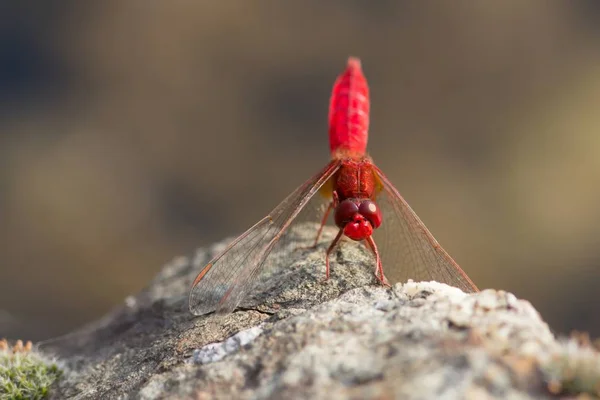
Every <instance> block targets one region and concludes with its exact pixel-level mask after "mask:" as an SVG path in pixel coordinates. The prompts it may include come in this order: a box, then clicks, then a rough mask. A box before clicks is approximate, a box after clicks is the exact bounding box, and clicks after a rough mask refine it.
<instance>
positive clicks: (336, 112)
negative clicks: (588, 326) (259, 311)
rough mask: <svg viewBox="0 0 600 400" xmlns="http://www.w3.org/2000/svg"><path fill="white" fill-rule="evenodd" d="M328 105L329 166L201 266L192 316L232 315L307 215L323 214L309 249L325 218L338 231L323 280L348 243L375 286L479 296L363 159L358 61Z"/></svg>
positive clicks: (364, 114)
mask: <svg viewBox="0 0 600 400" xmlns="http://www.w3.org/2000/svg"><path fill="white" fill-rule="evenodd" d="M329 103H330V104H329V148H330V153H331V160H330V161H329V163H328V164H327V165H326V166H325V167H324V168H323V169H322V170H321V171H319V172H318V173H317V174H315V175H314V176H313V177H312V178H310V179H309V180H308V181H306V182H305V183H304V184H303V185H301V186H300V187H298V188H297V189H296V190H295V191H294V192H292V193H291V194H290V195H289V196H288V197H287V198H286V199H285V200H283V201H282V202H281V203H280V204H279V205H278V206H277V207H275V209H273V211H271V213H269V214H268V215H267V216H266V217H264V218H263V219H261V220H260V221H258V222H257V223H256V224H255V225H254V226H252V227H251V228H250V229H248V230H247V231H246V232H244V233H243V234H242V235H240V236H239V237H238V238H237V239H235V240H234V241H233V242H232V243H231V244H229V245H228V246H227V247H226V248H225V249H224V250H223V251H222V252H221V253H220V254H218V255H217V256H216V257H214V258H213V259H212V260H211V261H210V262H209V263H208V264H206V266H205V267H204V268H203V269H202V270H201V271H200V273H199V274H198V276H197V277H196V279H195V280H194V282H193V284H192V289H191V291H190V295H189V307H190V311H191V312H192V313H193V314H195V315H203V314H207V313H210V312H214V311H216V312H217V313H220V314H226V313H229V312H232V311H233V310H234V309H235V308H236V307H237V306H238V305H239V304H240V302H242V301H243V300H244V298H245V297H246V296H247V295H248V293H249V292H250V291H251V290H252V288H253V287H254V283H255V282H256V280H257V277H258V276H259V275H260V274H261V273H262V272H263V270H264V269H266V266H267V265H268V264H269V262H268V261H269V258H272V257H273V254H274V253H276V249H277V248H278V247H279V246H280V245H281V243H283V242H285V239H286V237H287V234H288V232H289V231H290V229H291V228H292V227H293V226H295V225H296V224H298V222H299V221H301V220H303V218H300V217H299V216H300V215H301V214H303V213H304V211H306V210H308V209H310V210H312V209H317V210H321V211H322V212H324V213H323V215H322V218H321V223H320V226H319V228H318V230H317V232H316V239H315V241H314V245H313V246H316V245H317V243H318V241H319V238H320V237H321V235H322V232H323V228H324V226H325V225H326V224H327V222H328V220H329V218H330V214H331V213H332V212H333V220H334V221H335V225H336V226H337V228H338V233H337V235H336V236H335V238H334V239H333V241H332V242H331V243H330V245H329V247H328V248H327V250H326V253H325V279H329V277H330V270H331V268H330V256H331V254H332V252H333V251H334V249H335V248H336V246H337V245H338V244H339V242H340V241H341V240H342V239H343V238H349V239H351V240H354V241H358V242H362V243H364V245H365V247H366V248H367V249H368V251H369V252H370V253H372V255H373V257H374V263H375V276H376V278H377V280H378V281H379V283H381V284H382V285H385V286H388V285H389V282H390V281H391V282H392V283H395V282H403V281H406V280H408V279H413V280H435V281H439V282H443V283H447V284H449V285H452V286H456V287H458V288H460V289H462V290H463V291H465V292H476V291H478V290H479V289H478V288H477V286H476V285H475V284H474V283H473V281H472V280H471V279H470V278H469V277H468V276H467V274H466V273H465V272H464V271H463V270H462V269H461V268H460V267H459V266H458V264H457V263H456V262H455V261H454V260H453V259H452V257H450V255H449V254H448V253H447V252H446V251H445V250H444V249H443V248H442V247H441V246H440V244H439V243H438V242H437V240H436V239H435V238H434V237H433V235H432V234H431V232H430V231H429V230H428V229H427V227H426V226H425V224H423V222H422V221H421V219H420V218H419V217H418V216H417V214H416V213H415V212H414V211H413V210H412V208H411V207H410V206H409V205H408V203H407V202H406V200H404V198H403V197H402V196H401V195H400V193H399V192H398V190H397V189H396V188H395V187H394V185H393V184H392V183H391V182H390V180H389V179H388V178H387V177H386V176H385V174H384V173H383V172H382V171H381V170H380V169H379V168H378V167H377V166H376V165H375V164H374V162H373V159H372V158H371V157H370V156H369V155H368V154H367V140H368V132H369V110H370V99H369V86H368V84H367V80H366V78H365V76H364V74H363V71H362V66H361V62H360V59H358V58H355V57H350V58H349V59H348V62H347V65H346V69H345V70H344V72H343V73H342V74H340V75H339V76H338V77H337V79H336V81H335V83H334V85H333V90H332V94H331V98H330V102H329ZM315 228H316V225H315ZM384 266H385V267H386V268H387V269H388V272H387V276H386V275H384V270H383V268H384Z"/></svg>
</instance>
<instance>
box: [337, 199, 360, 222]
mask: <svg viewBox="0 0 600 400" xmlns="http://www.w3.org/2000/svg"><path fill="white" fill-rule="evenodd" d="M356 213H358V206H357V205H356V204H354V202H353V201H352V200H349V199H346V200H344V201H342V202H341V203H340V204H338V206H337V208H336V209H335V216H334V219H335V224H336V225H337V226H338V227H339V228H343V227H344V226H346V224H347V223H348V222H350V221H352V218H353V217H354V216H355V215H356Z"/></svg>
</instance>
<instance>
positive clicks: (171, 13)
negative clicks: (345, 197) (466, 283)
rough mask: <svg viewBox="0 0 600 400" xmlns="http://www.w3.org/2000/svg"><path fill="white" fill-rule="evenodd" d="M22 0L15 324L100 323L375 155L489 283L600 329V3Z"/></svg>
mask: <svg viewBox="0 0 600 400" xmlns="http://www.w3.org/2000/svg"><path fill="white" fill-rule="evenodd" d="M7 3H8V2H2V3H1V4H2V5H0V222H1V223H0V337H2V336H8V337H12V338H23V339H33V340H39V339H43V338H48V337H52V336H55V335H59V334H62V333H65V332H67V331H69V330H72V329H74V328H76V327H78V326H80V325H81V324H84V323H86V322H89V321H91V320H93V319H96V318H98V317H99V316H101V315H102V314H103V313H105V312H107V311H108V310H110V309H111V308H112V307H114V306H116V305H117V304H119V303H121V302H122V301H123V299H124V298H125V297H126V296H127V295H129V294H132V293H135V292H137V291H138V290H140V289H141V288H143V287H144V286H145V285H146V284H147V283H148V281H149V280H150V279H151V278H152V277H153V275H154V274H155V273H156V272H157V271H158V270H159V268H160V267H161V265H163V264H164V263H165V262H167V261H169V260H170V259H171V258H172V257H174V256H176V255H181V254H187V253H189V252H191V251H192V250H193V249H194V248H195V247H197V246H203V245H209V244H210V243H212V242H214V241H217V240H220V239H223V238H224V237H226V236H230V235H234V234H237V233H240V232H242V231H243V230H245V229H246V228H247V227H248V226H249V225H251V224H253V223H254V222H255V221H257V220H258V219H260V218H261V217H262V216H263V215H264V214H265V213H267V212H268V211H269V210H270V209H271V208H272V207H273V206H275V205H276V204H277V203H278V202H279V201H280V200H282V199H283V198H284V197H285V195H287V194H288V193H289V192H290V191H291V190H293V189H294V188H295V187H296V186H297V185H299V184H300V183H302V182H303V181H304V180H305V179H308V177H310V176H311V175H312V174H313V173H315V172H316V171H318V170H319V169H320V168H321V167H322V166H323V165H324V164H325V163H326V162H327V160H328V157H329V155H328V143H327V127H326V121H327V106H328V100H329V94H330V90H331V86H332V84H333V81H334V79H335V77H336V76H337V74H338V73H340V72H341V71H342V69H343V68H344V65H345V62H346V58H347V57H348V56H349V55H356V56H359V57H361V59H362V61H363V67H364V70H365V73H366V75H367V78H368V79H369V82H370V85H371V94H372V119H371V121H372V122H371V136H370V139H371V140H370V152H371V155H372V156H373V157H374V158H375V160H376V162H377V164H378V165H379V166H380V167H381V168H382V169H383V170H384V171H385V172H386V173H387V175H388V176H389V177H390V178H391V180H392V181H393V182H394V183H395V184H396V186H397V187H398V188H399V190H400V191H401V192H402V193H403V195H404V196H405V197H406V198H407V200H408V201H409V202H410V204H411V205H412V206H413V208H414V209H415V210H416V211H417V212H418V213H419V215H420V216H421V218H422V219H423V220H424V221H425V223H426V224H427V225H428V227H429V228H430V229H431V230H432V232H433V233H434V234H435V235H436V237H437V238H438V240H439V241H440V242H441V243H442V245H443V246H444V247H445V248H446V249H447V250H448V251H449V253H450V254H452V255H453V257H454V258H455V259H456V260H457V261H458V263H459V264H461V265H462V266H463V268H464V269H465V270H466V271H467V272H468V273H469V274H470V276H471V277H472V278H473V280H475V282H477V283H478V284H479V286H480V287H483V288H486V287H493V288H502V289H506V290H510V291H512V292H514V293H516V294H517V295H518V296H521V297H524V298H527V299H528V300H530V301H531V302H532V303H533V304H534V305H535V306H536V307H537V308H538V309H539V310H540V311H541V313H542V315H543V317H544V318H546V319H547V320H548V321H549V323H550V324H551V326H552V327H553V328H555V329H556V330H557V331H559V332H569V331H570V330H571V329H580V330H590V331H591V332H592V333H593V334H594V335H599V334H600V316H599V315H598V313H597V312H596V305H598V304H599V303H600V291H599V290H598V285H599V284H600V207H599V206H598V204H599V202H600V131H599V129H600V111H599V110H600V6H599V5H600V3H599V2H597V1H595V0H589V1H579V2H577V1H573V2H559V1H555V2H548V1H541V0H540V1H528V2H524V1H521V0H512V1H503V2H468V1H464V2H438V3H433V2H427V3H425V2H408V1H406V2H404V1H377V2H368V1H341V0H340V1H329V2H319V1H303V2H283V1H281V2H276V1H249V2H245V1H237V2H233V1H232V2H225V1H223V2H217V1H212V2H208V1H206V2H166V1H164V2H159V1H153V2H147V1H132V2H122V1H117V0H109V1H103V2H94V3H91V2H76V1H74V0H73V1H70V2H69V1H63V2H54V1H47V2H33V1H32V2H27V1H23V2H12V4H11V5H8V4H7Z"/></svg>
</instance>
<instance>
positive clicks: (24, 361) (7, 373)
mask: <svg viewBox="0 0 600 400" xmlns="http://www.w3.org/2000/svg"><path fill="white" fill-rule="evenodd" d="M60 375H61V371H60V369H59V368H58V366H57V365H56V364H55V363H54V362H52V361H49V360H47V359H46V358H45V357H43V356H42V355H40V354H39V353H37V352H36V351H24V352H12V351H11V350H9V349H6V350H0V400H5V399H15V400H20V399H23V400H25V399H43V398H45V397H46V396H47V395H48V390H49V388H50V385H52V383H53V382H54V381H55V380H56V379H58V378H59V377H60Z"/></svg>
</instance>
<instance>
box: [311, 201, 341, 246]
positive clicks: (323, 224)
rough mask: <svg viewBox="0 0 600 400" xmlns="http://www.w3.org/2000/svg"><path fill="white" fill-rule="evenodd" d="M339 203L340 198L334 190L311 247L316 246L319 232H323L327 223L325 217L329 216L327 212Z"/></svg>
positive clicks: (319, 235)
mask: <svg viewBox="0 0 600 400" xmlns="http://www.w3.org/2000/svg"><path fill="white" fill-rule="evenodd" d="M339 203H340V200H339V197H338V194H337V192H336V191H335V190H334V191H333V200H331V202H330V203H329V205H328V206H327V210H325V215H323V219H321V226H320V227H319V230H318V231H317V237H316V238H315V243H314V244H313V246H312V247H313V248H314V247H317V243H319V238H320V237H321V233H322V232H323V227H324V226H325V224H326V223H327V218H329V214H330V213H331V210H333V209H334V208H336V207H337V206H338V204H339Z"/></svg>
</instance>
